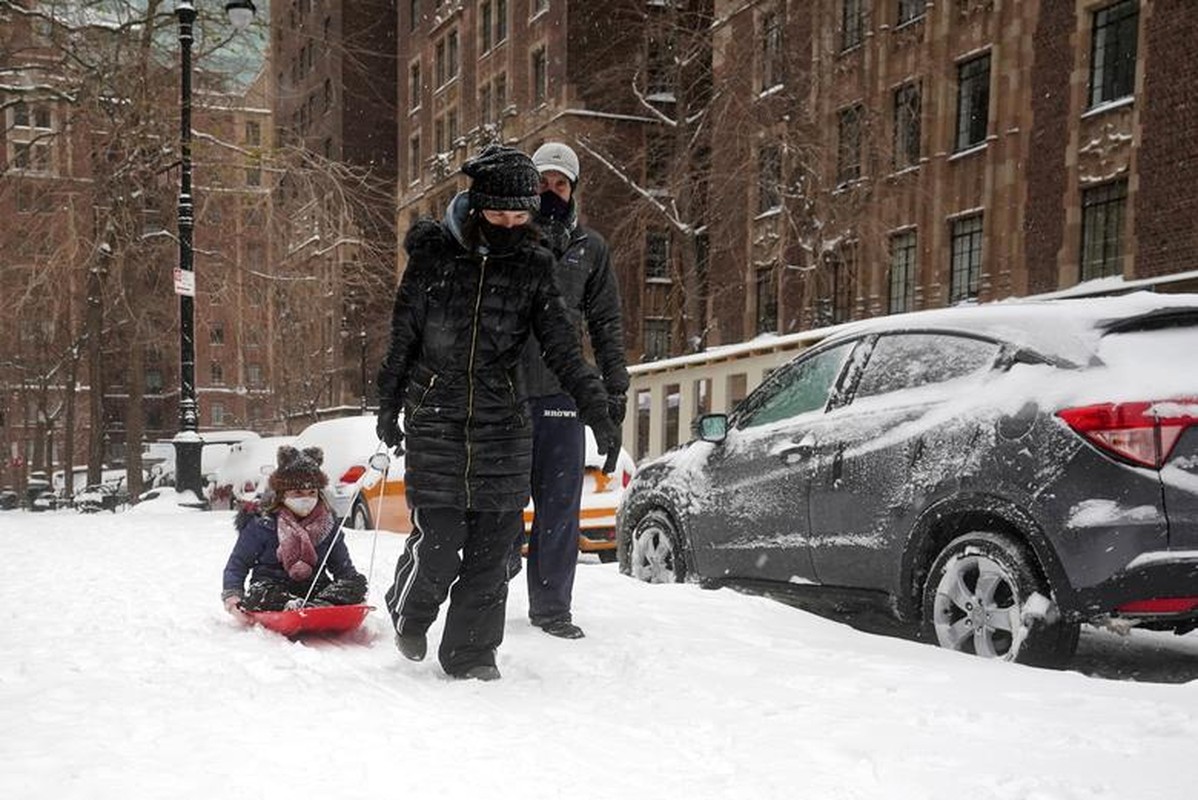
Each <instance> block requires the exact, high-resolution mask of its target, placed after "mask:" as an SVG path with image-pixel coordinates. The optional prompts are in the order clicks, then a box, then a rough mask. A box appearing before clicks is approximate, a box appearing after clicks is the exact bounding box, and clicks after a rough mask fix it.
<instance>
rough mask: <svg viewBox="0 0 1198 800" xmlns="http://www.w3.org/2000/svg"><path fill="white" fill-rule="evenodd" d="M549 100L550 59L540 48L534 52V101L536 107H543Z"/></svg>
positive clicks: (543, 49) (542, 48)
mask: <svg viewBox="0 0 1198 800" xmlns="http://www.w3.org/2000/svg"><path fill="white" fill-rule="evenodd" d="M548 98H549V59H548V58H547V57H546V55H545V48H544V47H538V48H537V49H536V50H533V51H532V100H533V103H534V104H535V105H541V104H542V103H544V102H545V101H546V100H547V99H548Z"/></svg>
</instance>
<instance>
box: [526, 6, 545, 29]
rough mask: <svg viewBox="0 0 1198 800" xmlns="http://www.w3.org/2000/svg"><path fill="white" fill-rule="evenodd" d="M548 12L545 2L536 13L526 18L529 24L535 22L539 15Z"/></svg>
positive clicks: (541, 15)
mask: <svg viewBox="0 0 1198 800" xmlns="http://www.w3.org/2000/svg"><path fill="white" fill-rule="evenodd" d="M548 13H549V4H548V3H546V4H545V7H544V8H542V9H541V10H540V11H538V12H537V13H535V14H533V15H532V16H531V17H529V18H528V24H529V25H531V24H532V23H534V22H536V21H537V20H539V19H540V18H541V17H543V16H545V15H546V14H548Z"/></svg>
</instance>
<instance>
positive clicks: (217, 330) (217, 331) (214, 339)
mask: <svg viewBox="0 0 1198 800" xmlns="http://www.w3.org/2000/svg"><path fill="white" fill-rule="evenodd" d="M208 343H209V344H224V343H225V323H223V322H214V323H212V327H211V328H209V330H208Z"/></svg>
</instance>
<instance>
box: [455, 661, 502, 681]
mask: <svg viewBox="0 0 1198 800" xmlns="http://www.w3.org/2000/svg"><path fill="white" fill-rule="evenodd" d="M453 677H455V678H457V679H458V680H460V681H497V680H499V679H500V678H501V677H503V676H502V675H500V674H499V667H494V666H491V665H490V664H479V665H478V666H477V667H471V668H470V669H468V670H466V671H465V672H455V673H453Z"/></svg>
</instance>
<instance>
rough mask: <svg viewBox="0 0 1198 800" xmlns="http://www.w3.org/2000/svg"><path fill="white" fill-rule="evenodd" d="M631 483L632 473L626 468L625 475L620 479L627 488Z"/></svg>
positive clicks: (621, 483)
mask: <svg viewBox="0 0 1198 800" xmlns="http://www.w3.org/2000/svg"><path fill="white" fill-rule="evenodd" d="M630 483H632V473H631V472H628V471H627V470H624V477H623V478H621V479H620V485H621V486H623V487H624V488H625V489H627V488H628V484H630Z"/></svg>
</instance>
